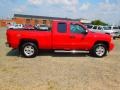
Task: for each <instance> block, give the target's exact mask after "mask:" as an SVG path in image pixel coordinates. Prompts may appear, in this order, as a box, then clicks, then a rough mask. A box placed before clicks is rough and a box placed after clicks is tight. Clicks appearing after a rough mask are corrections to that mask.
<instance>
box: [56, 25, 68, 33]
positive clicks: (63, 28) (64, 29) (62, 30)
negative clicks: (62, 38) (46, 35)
mask: <svg viewBox="0 0 120 90" xmlns="http://www.w3.org/2000/svg"><path fill="white" fill-rule="evenodd" d="M58 32H60V33H65V32H67V24H66V23H58Z"/></svg>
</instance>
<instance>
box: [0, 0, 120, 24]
mask: <svg viewBox="0 0 120 90" xmlns="http://www.w3.org/2000/svg"><path fill="white" fill-rule="evenodd" d="M0 11H1V12H0V18H7V17H13V15H14V13H17V14H30V15H41V16H55V17H68V18H85V19H89V20H95V19H100V20H103V21H105V22H108V23H111V24H118V23H120V0H0Z"/></svg>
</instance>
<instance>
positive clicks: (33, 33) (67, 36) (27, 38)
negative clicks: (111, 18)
mask: <svg viewBox="0 0 120 90" xmlns="http://www.w3.org/2000/svg"><path fill="white" fill-rule="evenodd" d="M6 35H7V43H6V44H7V45H9V47H12V48H14V49H19V51H20V53H21V54H22V55H23V56H24V57H28V58H31V57H35V56H36V55H37V54H38V51H39V49H44V50H45V49H46V50H65V51H72V50H76V51H78V50H82V51H89V52H90V54H91V55H92V56H95V57H103V56H105V55H106V54H107V52H109V51H111V50H112V49H113V48H114V44H113V41H112V37H111V36H110V35H107V34H102V33H95V32H91V31H89V30H88V29H87V28H86V27H85V26H84V25H82V24H81V23H80V22H76V21H69V20H53V21H52V23H51V28H49V29H48V30H39V29H32V30H26V29H8V30H7V33H6Z"/></svg>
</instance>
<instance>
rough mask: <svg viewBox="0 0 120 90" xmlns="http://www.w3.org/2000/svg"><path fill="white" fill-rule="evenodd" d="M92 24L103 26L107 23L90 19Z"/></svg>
mask: <svg viewBox="0 0 120 90" xmlns="http://www.w3.org/2000/svg"><path fill="white" fill-rule="evenodd" d="M92 24H93V25H103V26H105V25H108V24H107V23H105V22H103V21H101V20H94V21H92Z"/></svg>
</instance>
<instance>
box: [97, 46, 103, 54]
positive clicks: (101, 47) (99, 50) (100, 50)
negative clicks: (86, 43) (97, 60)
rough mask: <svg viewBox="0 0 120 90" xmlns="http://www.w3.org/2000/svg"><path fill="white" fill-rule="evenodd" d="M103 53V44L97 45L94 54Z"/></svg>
mask: <svg viewBox="0 0 120 90" xmlns="http://www.w3.org/2000/svg"><path fill="white" fill-rule="evenodd" d="M104 53H105V48H104V47H103V46H98V47H97V48H96V54H97V55H98V56H103V55H104Z"/></svg>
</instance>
